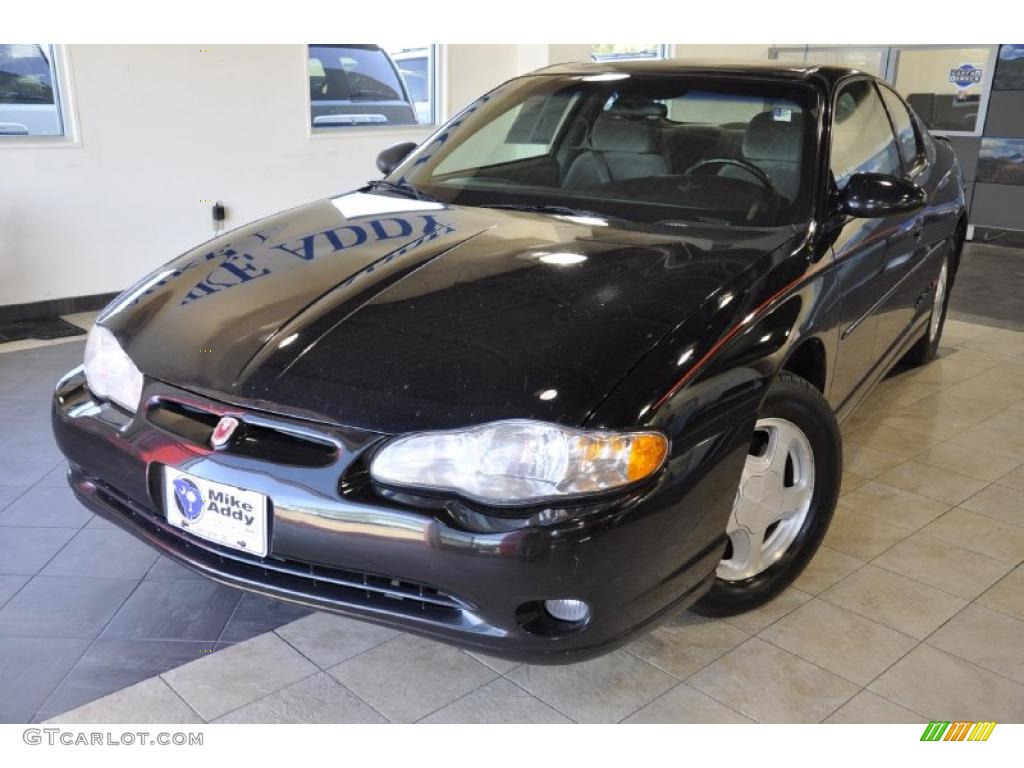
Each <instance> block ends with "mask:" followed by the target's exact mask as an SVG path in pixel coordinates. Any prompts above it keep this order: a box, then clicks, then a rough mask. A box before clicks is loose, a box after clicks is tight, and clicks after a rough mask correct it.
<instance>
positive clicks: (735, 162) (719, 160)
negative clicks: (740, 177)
mask: <svg viewBox="0 0 1024 768" xmlns="http://www.w3.org/2000/svg"><path fill="white" fill-rule="evenodd" d="M712 165H732V166H735V167H737V168H741V169H743V170H744V171H746V172H747V173H749V174H750V175H751V176H753V177H754V178H755V179H757V180H758V181H759V182H761V186H763V187H764V188H765V189H767V190H768V191H769V192H771V193H772V195H775V196H776V197H777V196H778V195H779V190H778V189H776V188H775V184H773V183H772V180H771V178H769V176H768V174H767V173H765V172H764V171H762V170H761V169H760V168H758V167H757V166H756V165H754V164H753V163H752V162H750V161H749V160H744V159H743V158H742V157H709V158H707V159H706V160H698V161H697V162H696V163H694V164H693V165H691V166H690V167H689V168H687V169H686V170H685V171H684V172H683V175H684V176H689V175H690V174H692V173H693V172H694V171H697V170H699V169H701V168H707V167H708V166H712Z"/></svg>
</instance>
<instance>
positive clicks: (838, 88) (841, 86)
mask: <svg viewBox="0 0 1024 768" xmlns="http://www.w3.org/2000/svg"><path fill="white" fill-rule="evenodd" d="M860 82H867V83H868V87H869V88H871V89H872V90H873V91H874V93H875V97H876V98H877V99H878V101H879V102H880V103H881V105H882V114H883V115H885V121H886V124H887V125H888V126H889V136H890V138H891V139H892V142H893V146H894V148H895V150H896V160H897V162H898V163H899V167H900V170H901V171H902V170H903V157H902V155H900V147H899V140H898V139H897V137H896V132H895V131H894V130H893V127H892V119H891V118H890V117H889V111H888V110H887V109H886V107H885V100H884V99H883V98H882V94H880V93H879V92H878V85H877V79H876V78H875V77H874V76H872V75H859V74H858V75H853V76H851V77H844V78H843V79H841V80H839V81H837V82H836V84H835V86H834V90H833V92H832V103H831V105H830V108H829V117H828V120H829V130H828V152H827V154H826V155H825V178H826V184H827V186H828V190H827V196H829V197H831V196H832V195H833V194H835V193H839V192H841V191H842V190H841V189H840V188H839V185H838V184H837V183H836V181H835V174H834V173H833V172H832V150H833V149H834V148H835V143H836V105H837V104H838V102H839V97H840V96H841V95H842V94H843V91H844V90H846V89H847V88H849V87H850V86H851V85H854V84H856V83H860Z"/></svg>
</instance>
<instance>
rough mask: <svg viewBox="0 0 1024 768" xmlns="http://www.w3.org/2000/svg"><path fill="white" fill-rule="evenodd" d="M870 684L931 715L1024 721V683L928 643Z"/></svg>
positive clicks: (898, 702)
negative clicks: (1023, 684)
mask: <svg viewBox="0 0 1024 768" xmlns="http://www.w3.org/2000/svg"><path fill="white" fill-rule="evenodd" d="M868 688H869V689H870V690H871V691H873V692H875V693H878V694H880V695H882V696H884V697H885V698H887V699H889V700H891V701H894V702H896V703H897V704H900V705H902V706H904V707H907V708H908V709H911V710H913V711H914V712H920V713H921V714H922V715H924V716H925V717H926V718H928V719H929V720H995V721H997V722H1001V723H1006V722H1010V723H1019V722H1024V686H1022V685H1021V684H1020V683H1016V682H1014V681H1013V680H1010V679H1008V678H1006V677H1003V676H1002V675H997V674H996V673H995V672H990V671H989V670H987V669H984V668H983V667H979V666H978V665H976V664H972V663H971V662H969V661H966V660H965V659H961V658H959V657H957V656H953V655H952V654H949V653H945V652H943V651H940V650H938V649H936V648H932V647H931V646H929V645H927V644H925V645H919V646H918V647H917V648H915V649H914V650H912V651H911V652H910V653H908V654H907V655H906V656H904V657H903V658H902V659H900V660H899V661H898V662H896V663H895V664H894V665H893V666H892V667H891V668H890V669H889V670H888V671H886V672H885V673H884V674H883V675H881V676H880V677H879V678H878V679H877V680H875V681H874V682H873V683H872V684H871V685H870V686H868Z"/></svg>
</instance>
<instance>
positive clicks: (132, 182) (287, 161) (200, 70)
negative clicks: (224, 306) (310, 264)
mask: <svg viewBox="0 0 1024 768" xmlns="http://www.w3.org/2000/svg"><path fill="white" fill-rule="evenodd" d="M518 49H519V46H514V45H459V46H449V47H448V48H447V55H448V58H449V62H448V69H449V71H450V73H451V77H450V78H449V81H448V91H447V96H448V97H447V106H448V108H449V113H450V112H451V111H454V110H456V109H458V108H460V107H462V106H463V105H465V104H467V103H468V102H469V101H471V100H472V99H473V98H475V97H476V96H478V95H480V93H482V92H483V91H486V90H489V89H490V88H493V87H494V86H495V85H497V84H498V83H500V82H502V81H503V80H505V79H507V78H509V77H512V76H514V75H516V74H519V73H520V72H522V71H526V70H528V69H531V68H533V67H535V66H543V65H544V64H546V63H547V62H546V61H541V62H540V63H537V61H538V60H537V59H536V58H535V57H533V56H529V55H527V56H524V57H523V60H522V62H521V61H520V51H519V50H518ZM208 50H209V52H208V53H207V52H203V51H201V50H200V46H198V45H196V46H184V45H182V46H106V45H72V46H68V47H67V48H66V49H65V51H66V54H67V58H68V64H69V68H70V70H71V74H72V79H73V97H74V101H75V104H76V106H77V124H78V129H79V130H78V132H79V138H80V143H79V145H78V146H53V145H49V146H33V147H14V146H12V145H11V144H10V143H8V144H7V145H6V146H4V145H3V143H2V142H0V305H4V304H21V303H25V302H32V301H40V300H44V299H53V298H61V297H66V296H81V295H88V294H93V293H105V292H108V291H116V290H120V289H121V288H123V287H125V286H126V285H128V284H129V283H131V282H133V281H134V280H136V279H137V278H139V277H141V276H142V275H143V274H144V273H145V272H147V271H149V270H151V269H153V268H155V267H156V266H158V265H160V264H162V263H164V262H165V261H167V260H169V259H171V258H172V257H174V256H176V255H178V254H179V253H181V252H183V251H185V250H187V249H189V248H191V247H193V246H195V245H197V244H198V243H201V242H203V241H205V240H207V239H209V238H210V237H211V236H212V234H213V230H212V225H211V222H210V205H211V203H210V202H206V201H212V200H217V199H220V200H222V201H223V202H224V204H225V205H226V206H227V209H228V220H227V222H226V225H227V228H228V229H231V228H233V227H237V226H241V225H242V224H245V223H246V222H249V221H252V220H254V219H257V218H259V217H261V216H264V215H267V214H269V213H273V212H274V211H277V210H280V209H282V208H288V207H291V206H294V205H298V204H300V203H303V202H306V201H309V200H314V199H316V198H319V197H323V196H326V195H331V194H334V193H337V192H341V191H345V190H348V189H351V188H352V187H354V186H356V185H359V184H361V183H363V182H365V181H366V180H367V179H370V178H375V177H377V176H379V173H377V171H376V169H375V166H374V160H375V158H376V156H377V153H378V152H379V151H380V150H381V149H383V148H384V147H385V146H387V145H388V144H391V143H393V142H396V141H403V140H407V139H411V140H419V139H422V138H423V137H425V136H426V135H428V134H429V132H430V131H429V130H428V129H423V128H416V127H413V128H409V129H404V128H394V129H390V128H389V129H377V130H373V129H353V130H352V131H351V132H348V131H346V132H338V133H335V134H329V135H317V136H314V137H310V136H309V131H308V130H307V126H306V120H307V106H306V99H307V94H308V88H307V86H306V80H305V78H306V74H305V66H306V63H305V50H304V47H303V46H302V45H259V46H213V47H212V48H209V49H208Z"/></svg>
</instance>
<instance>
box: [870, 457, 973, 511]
mask: <svg viewBox="0 0 1024 768" xmlns="http://www.w3.org/2000/svg"><path fill="white" fill-rule="evenodd" d="M878 482H880V483H884V484H885V485H889V486H892V487H894V488H899V489H901V490H904V491H909V492H910V493H915V494H917V495H918V496H924V497H926V498H929V499H934V500H935V501H939V502H942V503H943V504H945V505H947V507H948V506H955V505H957V504H959V503H960V502H961V501H964V500H965V499H968V498H970V497H971V496H973V495H974V494H976V493H977V492H978V491H980V490H981V489H982V488H984V487H985V485H986V483H985V481H984V480H975V479H974V478H972V477H967V476H966V475H960V474H955V473H953V472H950V471H949V470H948V469H939V468H938V467H933V466H931V465H930V464H921V463H919V462H917V461H914V460H911V461H908V462H907V463H906V464H900V465H899V466H898V467H896V468H895V469H890V470H889V471H888V472H883V473H882V474H881V475H879V476H878ZM942 511H945V509H943V510H942ZM935 517H938V515H936V516H935ZM932 519H934V517H933V518H932ZM926 522H931V520H928V521H926Z"/></svg>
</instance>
